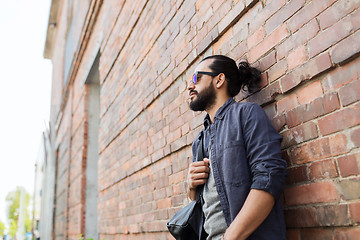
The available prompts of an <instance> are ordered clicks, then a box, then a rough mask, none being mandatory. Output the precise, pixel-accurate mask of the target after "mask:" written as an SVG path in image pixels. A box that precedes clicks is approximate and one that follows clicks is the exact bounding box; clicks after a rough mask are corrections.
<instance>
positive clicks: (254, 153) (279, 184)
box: [242, 104, 287, 199]
mask: <svg viewBox="0 0 360 240" xmlns="http://www.w3.org/2000/svg"><path fill="white" fill-rule="evenodd" d="M246 115H247V116H246V117H245V118H242V119H244V121H245V123H244V125H243V126H244V129H243V131H244V141H245V145H246V149H247V159H248V161H249V165H250V170H251V174H252V184H251V189H259V190H264V191H266V192H269V193H270V194H272V195H273V196H274V198H275V199H277V198H279V197H280V195H281V193H282V191H283V188H284V184H285V180H286V175H287V174H286V161H285V160H283V159H282V158H281V149H280V142H281V139H282V138H281V136H280V135H279V134H278V133H277V132H276V130H275V129H274V127H273V126H272V125H271V122H270V120H269V119H268V117H267V116H266V114H265V112H264V111H263V110H262V108H261V107H260V106H259V105H257V104H252V105H250V107H249V109H248V111H247V114H246Z"/></svg>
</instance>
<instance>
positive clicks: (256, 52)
mask: <svg viewBox="0 0 360 240" xmlns="http://www.w3.org/2000/svg"><path fill="white" fill-rule="evenodd" d="M287 36H288V30H287V27H286V24H282V25H281V26H279V27H278V28H277V29H276V30H275V31H274V32H272V33H271V34H270V35H268V36H267V37H265V39H264V40H263V41H261V42H260V43H259V44H258V45H257V46H256V47H254V48H252V49H250V51H249V53H248V60H249V62H250V63H253V62H255V61H256V60H257V59H259V58H260V57H261V56H262V55H264V54H266V53H267V52H268V51H269V50H270V49H272V48H273V47H275V46H276V45H277V44H279V43H280V42H281V41H282V40H283V39H284V38H286V37H287Z"/></svg>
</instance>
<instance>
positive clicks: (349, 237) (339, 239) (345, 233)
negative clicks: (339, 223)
mask: <svg viewBox="0 0 360 240" xmlns="http://www.w3.org/2000/svg"><path fill="white" fill-rule="evenodd" d="M359 236H360V228H359V227H351V228H350V227H349V228H338V229H335V236H334V240H345V239H346V240H357V239H358V238H359Z"/></svg>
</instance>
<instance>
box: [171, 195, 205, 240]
mask: <svg viewBox="0 0 360 240" xmlns="http://www.w3.org/2000/svg"><path fill="white" fill-rule="evenodd" d="M202 214H203V213H202V207H201V200H200V199H198V200H195V201H192V202H191V203H189V204H188V205H186V207H184V208H182V209H181V210H180V211H178V212H177V213H176V214H175V215H174V216H173V217H172V218H171V220H170V221H169V222H168V223H167V227H168V229H169V232H170V233H171V235H173V236H174V237H175V239H177V240H191V239H199V236H198V233H197V232H198V229H199V227H200V222H201V218H202Z"/></svg>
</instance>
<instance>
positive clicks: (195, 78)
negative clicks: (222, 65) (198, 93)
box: [190, 71, 220, 84]
mask: <svg viewBox="0 0 360 240" xmlns="http://www.w3.org/2000/svg"><path fill="white" fill-rule="evenodd" d="M219 74H220V73H214V72H199V71H196V72H195V73H194V75H193V77H192V79H191V80H190V83H193V84H196V82H197V81H198V75H209V76H212V77H216V76H217V75H219Z"/></svg>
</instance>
